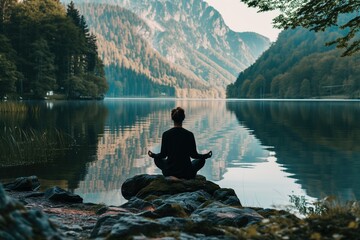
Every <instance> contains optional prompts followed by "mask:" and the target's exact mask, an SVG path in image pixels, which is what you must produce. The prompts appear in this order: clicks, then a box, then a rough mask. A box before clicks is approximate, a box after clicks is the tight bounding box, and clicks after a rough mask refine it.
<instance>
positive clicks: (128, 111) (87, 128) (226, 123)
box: [0, 99, 360, 207]
mask: <svg viewBox="0 0 360 240" xmlns="http://www.w3.org/2000/svg"><path fill="white" fill-rule="evenodd" d="M28 104H33V105H36V106H38V107H39V111H38V113H37V114H35V115H26V114H25V115H24V114H5V115H1V116H0V133H1V134H3V132H1V131H2V130H1V129H3V127H4V126H11V127H21V128H33V129H53V128H56V129H58V130H59V131H62V132H64V133H67V134H69V135H70V136H71V137H72V139H74V140H75V141H76V145H74V146H73V147H72V148H70V149H67V150H66V154H65V155H63V156H59V157H58V158H56V159H52V160H49V161H48V162H41V163H36V162H35V163H31V164H27V165H23V164H21V163H20V162H19V163H17V162H16V161H17V159H13V162H14V165H15V166H14V167H7V166H5V165H4V163H2V162H1V161H0V176H1V177H0V178H1V179H10V178H15V177H19V176H27V175H37V176H38V177H39V178H40V179H41V183H42V185H43V186H44V187H47V186H53V185H59V186H61V187H63V188H66V189H69V190H72V191H74V192H76V193H78V194H80V195H81V196H82V197H83V198H84V200H85V201H87V202H97V203H106V204H112V205H118V204H121V203H123V202H124V201H125V200H124V199H123V198H122V196H121V193H120V188H121V185H122V183H123V182H124V181H125V180H126V179H127V178H129V177H132V176H134V175H136V174H142V173H150V174H154V173H155V174H160V171H159V170H158V169H157V168H156V167H155V165H154V163H153V161H152V159H150V158H149V157H147V154H146V153H147V151H148V150H152V151H154V152H158V151H159V150H160V142H161V135H162V133H163V132H164V131H165V130H167V129H169V128H171V127H172V122H171V120H170V111H171V109H172V108H174V107H176V106H182V107H183V108H184V109H185V113H186V119H185V122H184V127H185V128H187V129H189V130H190V131H192V132H193V133H194V135H195V138H196V142H197V146H198V150H199V151H200V152H206V151H208V150H212V151H213V157H212V158H211V159H209V160H207V163H206V165H205V167H204V168H203V169H202V170H201V171H200V174H202V175H205V176H206V177H207V178H208V179H209V180H212V181H215V182H216V183H218V184H219V185H220V186H221V187H230V188H234V189H235V191H236V193H237V194H238V196H239V197H240V199H241V201H242V203H243V204H244V205H252V206H261V207H269V206H271V205H273V204H286V203H288V195H289V194H297V195H307V196H309V197H313V198H319V197H322V196H323V195H337V196H341V197H342V198H344V199H354V198H359V196H360V192H359V191H360V190H358V189H357V188H356V185H355V184H356V183H357V182H358V181H359V180H360V179H359V176H358V174H357V173H358V172H359V170H360V164H359V161H360V147H359V145H358V144H357V143H358V142H359V140H360V139H359V138H360V126H359V125H360V124H359V120H360V119H359V118H360V114H359V113H360V103H359V102H352V103H349V102H276V101H275V102H271V101H269V102H267V101H265V102H260V101H259V102H256V101H231V102H226V101H205V100H204V101H201V100H199V101H195V100H192V101H186V100H166V99H160V100H153V99H145V100H139V99H138V100H134V99H128V100H124V99H122V100H119V99H117V100H116V99H115V100H105V101H100V102H86V101H85V102H30V103H28Z"/></svg>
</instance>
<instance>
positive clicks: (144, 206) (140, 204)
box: [121, 197, 155, 211]
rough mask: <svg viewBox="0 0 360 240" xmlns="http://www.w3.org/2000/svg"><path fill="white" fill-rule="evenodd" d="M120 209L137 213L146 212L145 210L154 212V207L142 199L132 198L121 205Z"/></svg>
mask: <svg viewBox="0 0 360 240" xmlns="http://www.w3.org/2000/svg"><path fill="white" fill-rule="evenodd" d="M121 207H123V208H126V209H133V210H137V211H146V210H154V209H155V206H154V205H153V204H152V203H150V202H148V201H145V200H143V199H140V198H137V197H132V198H131V199H130V200H129V201H128V202H127V203H124V204H123V205H121Z"/></svg>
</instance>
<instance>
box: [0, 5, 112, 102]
mask: <svg viewBox="0 0 360 240" xmlns="http://www.w3.org/2000/svg"><path fill="white" fill-rule="evenodd" d="M0 8H1V9H0V12H1V18H0V96H1V97H13V98H15V97H22V98H44V97H45V96H46V95H47V93H49V92H55V93H58V94H61V95H63V96H64V97H65V98H101V97H102V96H103V95H104V94H105V93H106V91H107V89H108V85H107V83H106V80H105V72H104V69H103V63H102V61H101V60H100V59H99V57H98V52H97V43H96V37H95V36H94V35H93V34H91V33H90V31H89V28H88V26H87V23H86V21H85V19H84V17H83V16H81V15H80V14H79V11H78V10H77V9H76V8H75V6H74V4H69V5H67V6H66V9H65V7H64V5H62V4H61V3H60V2H59V1H54V0H28V1H19V2H18V1H16V0H11V1H2V4H1V6H0Z"/></svg>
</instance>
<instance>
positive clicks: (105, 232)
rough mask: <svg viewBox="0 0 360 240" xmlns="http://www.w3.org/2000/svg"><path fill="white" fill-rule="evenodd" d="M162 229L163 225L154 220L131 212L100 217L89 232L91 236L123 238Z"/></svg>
mask: <svg viewBox="0 0 360 240" xmlns="http://www.w3.org/2000/svg"><path fill="white" fill-rule="evenodd" d="M162 229H163V225H161V224H160V223H158V222H156V221H154V220H150V219H146V218H143V217H140V216H136V215H132V214H119V215H117V216H105V217H102V218H100V219H99V220H98V222H97V223H96V225H95V227H94V229H93V231H92V232H91V238H102V237H106V238H107V239H123V238H127V237H130V236H134V235H135V236H136V235H139V234H145V235H146V234H148V233H151V232H153V233H154V232H155V233H156V232H160V231H161V230H162Z"/></svg>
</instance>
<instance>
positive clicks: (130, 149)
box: [76, 100, 268, 204]
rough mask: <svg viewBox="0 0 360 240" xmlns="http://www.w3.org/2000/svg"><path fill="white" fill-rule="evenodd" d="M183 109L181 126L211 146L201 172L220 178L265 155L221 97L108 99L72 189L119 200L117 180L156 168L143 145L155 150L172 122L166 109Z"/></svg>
mask: <svg viewBox="0 0 360 240" xmlns="http://www.w3.org/2000/svg"><path fill="white" fill-rule="evenodd" d="M176 106H181V107H183V108H184V109H185V114H186V119H185V122H184V127H185V128H187V129H188V130H190V131H192V132H193V133H194V135H195V138H196V142H197V148H198V151H199V152H205V151H208V150H212V151H213V157H212V158H211V159H209V160H207V163H206V165H205V167H204V169H202V170H201V172H200V174H202V175H205V176H206V177H207V178H208V179H210V180H214V181H217V180H221V179H223V176H224V174H225V172H226V171H227V168H228V167H232V166H238V164H243V166H247V167H251V164H254V163H258V162H262V161H265V160H264V159H263V158H262V157H264V156H267V154H268V153H267V151H266V150H264V149H263V148H261V146H260V144H259V143H258V142H257V140H256V139H255V138H254V136H253V135H251V134H250V133H249V131H248V130H247V129H245V128H243V127H241V126H239V124H238V123H237V121H236V118H235V117H234V116H233V114H231V113H230V112H229V111H227V110H226V107H225V102H224V101H185V100H184V101H181V100H177V101H172V100H170V101H169V100H164V101H162V100H121V101H120V100H113V101H107V107H108V109H109V116H108V120H107V122H106V124H105V125H106V127H105V130H104V133H103V134H102V135H100V136H99V138H98V147H97V161H94V162H91V163H89V164H88V171H87V174H86V176H85V178H84V180H82V181H80V184H79V188H78V189H76V192H77V193H79V194H81V195H82V196H83V197H84V198H85V199H86V200H88V201H92V202H104V203H108V204H120V203H122V202H123V201H124V199H122V197H121V195H120V189H121V185H122V183H123V182H124V181H125V180H126V179H127V178H129V177H133V176H134V175H136V174H142V173H150V174H160V173H161V172H160V171H159V170H158V169H157V168H156V166H155V165H154V163H153V160H152V159H151V158H149V157H148V156H147V151H148V150H152V151H155V152H159V151H160V146H161V136H162V133H163V132H164V131H166V130H167V129H169V128H171V127H172V124H173V123H172V121H171V118H170V111H171V109H172V108H174V107H176Z"/></svg>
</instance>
